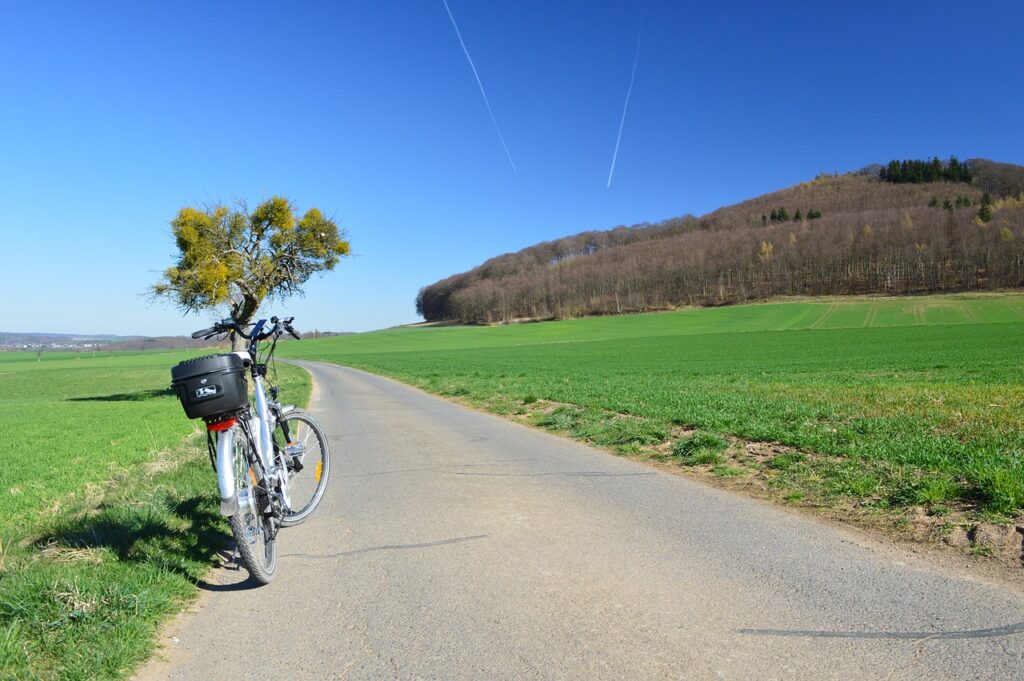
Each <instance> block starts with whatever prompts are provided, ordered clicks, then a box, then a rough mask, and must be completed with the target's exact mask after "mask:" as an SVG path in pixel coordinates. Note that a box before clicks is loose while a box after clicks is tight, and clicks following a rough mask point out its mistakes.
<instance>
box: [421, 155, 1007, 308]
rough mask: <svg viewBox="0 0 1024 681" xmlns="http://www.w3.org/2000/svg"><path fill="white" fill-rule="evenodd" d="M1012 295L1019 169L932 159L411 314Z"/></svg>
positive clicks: (559, 245)
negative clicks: (790, 298) (797, 298)
mask: <svg viewBox="0 0 1024 681" xmlns="http://www.w3.org/2000/svg"><path fill="white" fill-rule="evenodd" d="M1021 286H1024V167H1022V166H1018V165H1014V164H1009V163H998V162H995V161H990V160H987V159H971V160H968V161H966V162H963V163H961V162H959V161H958V160H957V159H955V158H951V159H949V160H944V161H943V160H939V159H935V158H933V159H907V160H894V161H890V162H889V163H887V164H877V165H872V166H868V167H867V168H864V169H862V170H861V171H858V172H855V173H848V174H844V175H829V174H822V175H819V176H818V177H817V178H815V179H814V180H811V181H808V182H804V183H801V184H799V185H797V186H794V187H789V188H787V189H783V190H781V191H777V192H773V193H770V194H765V195H763V196H759V197H756V198H753V199H750V200H748V201H744V202H742V203H738V204H736V205H733V206H728V207H724V208H720V209H718V210H715V211H713V212H711V213H708V214H707V215H703V216H700V217H696V216H692V215H684V216H681V217H677V218H672V219H669V220H665V221H663V222H659V223H656V224H649V223H644V224H640V225H634V226H632V227H625V226H619V227H615V228H612V229H609V230H603V231H592V232H583V233H580V234H575V235H572V236H568V237H564V238H561V239H556V240H554V241H547V242H543V243H540V244H537V245H535V246H530V247H529V248H525V249H523V250H521V251H518V252H516V253H509V254H505V255H501V256H498V257H495V258H491V259H490V260H488V261H486V262H484V263H483V264H481V265H479V266H478V267H475V268H474V269H472V270H469V271H468V272H463V273H461V274H455V275H452V276H450V277H448V278H446V279H442V280H441V281H438V282H435V283H433V284H430V285H429V286H425V287H424V288H422V289H421V290H420V292H419V295H418V296H417V298H416V307H417V311H418V312H419V313H420V314H421V315H423V317H424V318H425V319H426V320H427V321H443V320H459V321H462V322H469V323H493V322H501V321H513V320H520V319H555V318H564V317H574V316H583V315H595V314H617V313H626V312H640V311H645V310H657V309H668V308H672V307H677V306H682V305H724V304H730V303H736V302H742V301H745V300H751V299H758V298H767V297H773V296H786V295H845V294H865V293H884V294H890V295H905V294H914V293H929V292H939V291H968V290H991V289H1004V288H1018V287H1021Z"/></svg>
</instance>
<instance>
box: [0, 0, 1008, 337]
mask: <svg viewBox="0 0 1024 681" xmlns="http://www.w3.org/2000/svg"><path fill="white" fill-rule="evenodd" d="M449 5H450V7H451V10H452V12H453V14H454V16H455V18H456V20H457V21H458V24H459V27H460V29H461V32H462V36H463V38H464V40H465V43H466V47H467V48H468V50H469V52H470V54H471V55H472V57H473V60H474V62H475V64H476V67H477V69H478V72H479V74H480V78H481V79H482V82H483V85H484V87H485V88H486V92H487V96H488V98H489V101H490V104H491V107H492V109H493V112H494V116H495V118H496V120H497V122H498V124H499V126H500V128H501V131H502V133H503V135H504V138H505V141H506V143H507V145H508V150H509V153H510V155H511V156H512V158H513V159H514V162H515V164H516V166H517V168H518V172H513V170H512V167H511V165H510V164H509V162H508V159H507V158H506V155H505V152H504V150H503V149H502V146H501V142H500V141H499V139H498V136H497V134H496V132H495V129H494V127H493V125H492V123H491V120H490V118H489V117H488V114H487V110H486V108H485V106H484V103H483V100H482V98H481V95H480V91H479V89H478V87H477V83H476V81H475V79H474V77H473V73H472V71H471V70H470V68H469V65H468V64H467V62H466V59H465V57H464V55H463V53H462V49H461V47H460V46H459V43H458V40H457V38H456V35H455V32H454V30H453V28H452V25H451V23H450V21H449V18H448V14H447V12H446V11H445V7H444V4H443V2H442V0H437V1H436V2H435V1H433V0H409V1H405V2H401V1H388V0H380V1H377V2H362V3H349V2H330V3H328V2H321V3H312V2H305V3H304V2H296V3H288V4H287V6H285V5H284V3H266V4H261V3H257V2H245V3H242V2H235V3H206V2H204V3H198V2H197V3H189V2H177V3H140V2H131V3H129V2H124V3H115V2H102V3H80V2H73V3H72V2H68V3H59V2H55V3H28V2H26V3H13V2H7V3H3V4H2V5H0V64H2V66H0V201H2V205H3V208H2V210H0V234H2V237H3V239H2V244H3V245H2V251H0V252H2V253H3V267H2V268H0V290H2V291H3V292H4V293H5V298H6V301H5V302H6V310H5V314H4V317H5V319H4V321H3V322H0V330H6V331H53V332H79V333H120V334H130V333H141V334H153V335H156V334H182V333H187V332H189V331H191V330H192V329H194V328H198V327H199V326H202V325H203V322H204V320H205V319H207V318H210V315H209V314H207V315H203V316H200V317H182V315H181V313H180V312H178V311H176V310H174V309H173V308H171V307H168V306H166V305H159V304H156V305H154V304H151V303H150V302H149V301H148V300H147V299H146V298H145V297H144V296H143V295H142V294H143V292H144V291H145V290H146V287H147V286H148V285H149V284H151V283H153V282H154V281H155V280H156V279H157V278H158V276H159V272H160V271H161V270H162V269H164V268H165V267H167V266H168V265H170V264H171V262H172V259H173V255H174V245H173V241H172V239H171V237H170V230H169V227H168V224H167V223H168V221H169V220H170V219H171V217H173V215H174V214H175V213H176V211H177V210H178V209H179V208H180V207H182V206H184V205H189V204H200V203H204V202H210V201H224V202H232V201H235V200H237V199H245V200H247V201H248V202H249V203H250V204H251V205H252V204H255V203H256V202H258V201H259V200H261V199H263V198H267V197H269V196H272V195H275V194H280V195H284V196H287V197H288V198H290V199H291V200H292V201H294V202H295V203H296V204H297V205H298V206H299V207H300V209H306V208H308V207H310V206H316V207H318V208H320V209H321V210H323V211H325V212H327V213H328V214H332V215H334V217H335V218H336V219H337V220H338V221H339V222H340V223H341V225H342V226H343V227H344V228H345V229H347V230H348V233H349V236H350V238H351V242H352V247H353V251H354V253H355V254H356V255H355V256H354V257H352V258H349V259H347V260H345V261H343V262H342V263H341V264H340V265H339V266H338V268H337V269H336V270H335V271H334V272H331V273H328V274H326V275H324V276H323V277H319V278H316V279H314V280H312V281H311V282H310V283H309V284H308V285H307V287H306V290H307V295H306V297H305V298H302V299H292V300H289V301H286V302H285V303H276V304H272V305H268V306H267V308H266V310H267V311H268V312H270V313H273V312H280V311H286V312H289V313H291V314H294V315H296V317H297V323H298V324H297V325H298V326H299V327H300V328H303V329H313V328H319V329H332V330H368V329H374V328H381V327H385V326H391V325H394V324H399V323H406V322H411V321H415V320H416V314H415V310H414V305H413V300H414V297H415V295H416V292H417V290H418V289H419V288H420V287H421V286H423V285H426V284H429V283H432V282H433V281H435V280H437V279H439V278H442V277H444V276H447V275H449V274H452V273H455V272H459V271H464V270H466V269H469V268H471V267H473V266H475V265H477V264H479V263H480V262H482V261H483V260H485V259H486V258H488V257H491V256H494V255H498V254H500V253H505V252H509V251H514V250H518V249H520V248H523V247H525V246H529V245H531V244H534V243H536V242H538V241H543V240H548V239H553V238H557V237H560V236H564V235H567V234H572V233H575V232H579V231H582V230H587V229H605V228H610V227H613V226H615V225H619V224H627V225H628V224H635V223H639V222H643V221H656V220H660V219H663V218H667V217H672V216H676V215H681V214H684V213H693V214H698V215H699V214H701V213H705V212H707V211H710V210H713V209H715V208H717V207H719V206H721V205H725V204H729V203H734V202H737V201H741V200H743V199H746V198H749V197H752V196H755V195H758V194H761V193H764V192H767V191H771V190H774V189H778V188H781V187H784V186H788V185H791V184H794V183H796V182H800V181H802V180H806V179H809V178H812V177H814V175H816V174H817V173H819V172H822V171H828V172H831V171H846V170H854V169H857V168H860V167H862V166H864V165H866V164H868V163H872V162H884V161H887V160H889V159H891V158H905V157H930V156H932V155H939V156H942V157H946V156H949V155H951V154H952V155H956V156H958V157H960V158H968V157H975V156H980V157H986V158H993V159H996V160H1001V161H1007V162H1013V163H1024V130H1022V123H1024V82H1022V80H1024V78H1022V65H1024V40H1022V39H1021V37H1020V33H1019V31H1020V26H1021V25H1022V24H1024V5H1022V4H1021V3H1019V2H978V3H962V2H933V3H911V2H861V3H821V2H816V3H809V2H808V3H786V2H774V3H738V2H715V3H701V4H690V3H682V2H668V1H667V0H648V1H647V2H646V3H641V2H638V1H633V0H622V1H616V2H594V1H589V2H559V3H555V2H550V1H541V0H538V1H533V0H529V1H523V0H518V1H514V2H513V1H508V2H499V1H497V0H494V1H490V2H484V1H481V0H473V1H470V0H449ZM641 14H642V15H643V22H642V34H641V43H640V56H639V62H638V66H637V71H636V80H635V83H634V87H633V91H632V96H631V99H630V104H629V109H628V112H627V116H626V119H625V124H624V127H623V134H622V141H621V147H620V150H619V155H618V160H617V164H616V169H615V175H614V179H613V183H612V185H611V188H610V189H609V188H606V182H607V178H608V172H609V164H610V162H611V158H612V152H613V150H614V147H615V140H616V134H617V132H618V128H619V123H620V117H621V115H622V107H623V100H624V97H625V95H626V90H627V87H628V86H629V79H630V70H631V67H632V65H633V56H634V50H635V47H636V38H637V31H638V27H639V25H640V23H641Z"/></svg>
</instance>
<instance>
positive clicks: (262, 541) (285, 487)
mask: <svg viewBox="0 0 1024 681" xmlns="http://www.w3.org/2000/svg"><path fill="white" fill-rule="evenodd" d="M293 319H294V318H293V317H288V318H287V319H278V318H277V317H271V318H270V320H269V325H268V321H267V320H266V319H261V320H259V321H257V322H256V323H255V324H252V325H244V326H243V325H241V324H238V323H236V322H235V321H234V320H233V319H230V318H228V319H224V320H221V321H219V322H217V323H215V324H214V325H213V326H212V327H210V328H208V329H202V330H200V331H196V332H195V333H193V334H192V337H193V338H204V339H208V338H212V337H213V336H216V335H218V334H222V333H236V334H238V335H239V336H241V337H242V338H244V339H246V340H248V341H249V345H248V348H247V349H246V350H243V351H238V352H230V353H224V354H219V355H207V356H205V357H197V358H195V359H190V360H186V361H184V362H181V363H179V364H177V365H176V366H174V367H172V368H171V387H172V388H173V389H174V391H175V392H176V393H177V395H178V398H179V399H180V401H181V405H182V407H183V408H184V410H185V415H186V416H188V417H189V418H190V419H195V418H201V419H203V421H204V422H205V423H206V433H207V437H206V442H207V451H208V453H209V456H210V463H211V464H212V465H213V468H214V471H215V472H216V473H217V486H218V488H219V490H220V512H221V514H222V515H224V516H227V517H229V518H230V524H231V533H232V535H234V538H235V543H236V544H237V546H238V552H239V554H240V555H241V558H242V562H243V563H244V565H245V567H246V569H247V570H248V571H249V574H250V575H251V576H252V578H253V579H255V580H256V581H257V582H259V583H260V584H267V583H269V582H270V580H271V579H273V577H274V575H275V573H276V572H277V543H276V540H277V533H278V531H279V530H280V529H281V528H282V527H291V526H293V525H298V524H299V523H301V522H303V521H305V520H306V519H307V518H309V516H310V515H311V514H312V513H313V511H314V510H315V509H316V507H317V505H318V504H319V503H320V500H321V499H322V498H323V494H324V490H325V488H326V486H327V478H328V475H329V473H330V451H329V448H328V443H327V436H326V435H325V434H324V431H323V428H321V427H320V424H319V423H318V422H317V420H316V419H315V418H313V416H312V415H310V414H308V413H306V412H304V411H301V410H299V409H297V408H295V406H294V405H282V404H281V403H280V402H279V400H278V393H279V390H278V387H277V386H270V387H269V390H265V389H264V379H266V378H267V365H268V362H271V361H272V360H273V358H274V351H275V350H276V348H277V341H278V339H279V338H280V337H281V335H282V334H284V333H285V332H288V333H289V334H291V335H292V336H294V337H295V338H296V339H298V338H299V334H298V333H296V332H295V329H293V328H292V325H291V324H292V320H293ZM245 326H251V327H252V328H251V330H250V331H249V332H248V333H246V332H245V330H244V329H245ZM264 341H269V346H265V348H264V351H263V354H262V357H261V355H260V347H259V344H260V343H261V342H264ZM246 373H248V374H249V375H250V376H251V377H252V383H253V389H252V393H253V401H252V404H250V402H249V390H248V385H247V380H246Z"/></svg>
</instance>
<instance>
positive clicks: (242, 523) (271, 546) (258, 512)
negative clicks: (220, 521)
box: [231, 430, 277, 584]
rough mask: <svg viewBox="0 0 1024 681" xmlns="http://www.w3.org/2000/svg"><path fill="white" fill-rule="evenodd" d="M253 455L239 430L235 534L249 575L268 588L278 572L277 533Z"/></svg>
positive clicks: (234, 519)
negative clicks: (275, 537)
mask: <svg viewBox="0 0 1024 681" xmlns="http://www.w3.org/2000/svg"><path fill="white" fill-rule="evenodd" d="M251 453H252V452H251V451H250V446H249V441H248V438H246V436H245V434H244V433H243V432H241V430H239V432H238V433H236V435H235V488H236V491H237V493H238V510H237V511H235V514H234V515H232V516H231V534H233V535H234V537H235V544H236V545H237V546H238V553H239V554H240V555H241V557H242V564H243V565H245V569H246V570H248V571H249V575H250V576H251V577H252V578H253V579H254V580H256V581H257V582H259V583H260V584H268V583H270V580H271V579H273V578H274V574H275V573H276V572H277V542H276V541H275V539H274V535H275V534H276V533H275V531H274V527H273V525H272V522H273V521H272V520H271V515H270V514H269V513H268V511H269V509H268V508H267V507H268V505H269V504H270V499H269V497H268V496H267V494H266V492H265V491H264V488H263V487H261V486H260V476H259V475H258V474H257V471H258V470H259V469H258V468H257V467H255V464H254V458H253V457H251V456H250V454H251Z"/></svg>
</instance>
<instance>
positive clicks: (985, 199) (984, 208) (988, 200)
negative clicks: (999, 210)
mask: <svg viewBox="0 0 1024 681" xmlns="http://www.w3.org/2000/svg"><path fill="white" fill-rule="evenodd" d="M978 219H979V220H981V221H982V222H988V221H989V220H991V219H992V197H991V196H989V195H988V192H985V194H984V195H982V197H981V208H979V209H978Z"/></svg>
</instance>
